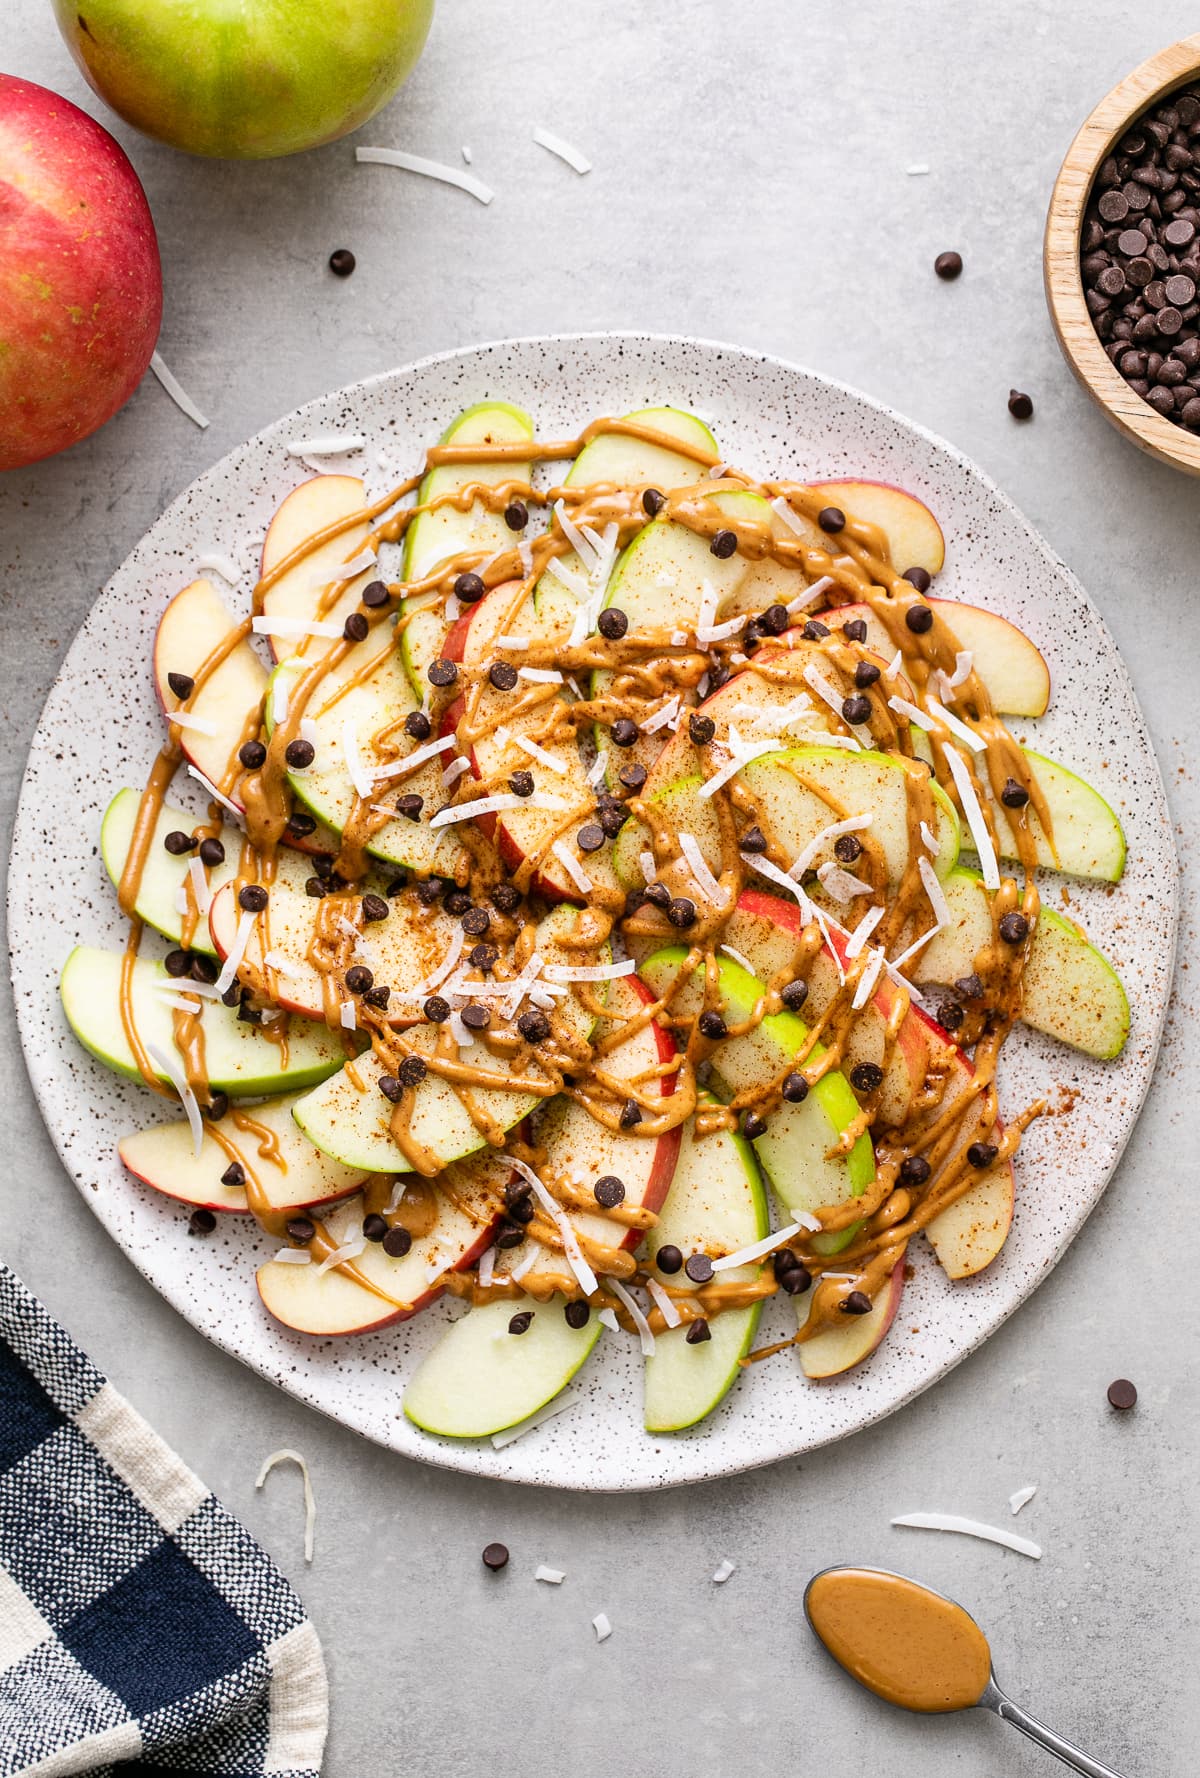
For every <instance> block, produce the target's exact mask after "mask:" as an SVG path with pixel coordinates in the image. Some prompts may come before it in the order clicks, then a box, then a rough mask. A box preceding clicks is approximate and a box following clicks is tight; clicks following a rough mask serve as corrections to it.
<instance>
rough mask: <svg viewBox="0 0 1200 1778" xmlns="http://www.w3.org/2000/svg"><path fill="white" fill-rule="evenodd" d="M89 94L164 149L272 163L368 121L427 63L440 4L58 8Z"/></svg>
mask: <svg viewBox="0 0 1200 1778" xmlns="http://www.w3.org/2000/svg"><path fill="white" fill-rule="evenodd" d="M53 6H54V13H55V17H56V18H57V20H58V28H59V30H60V31H61V32H62V34H63V36H64V37H65V39H66V41H67V45H68V47H69V49H70V51H71V54H72V55H73V56H74V57H75V60H76V61H77V62H78V63H79V66H80V68H81V69H82V70H83V73H84V75H85V77H86V79H87V81H88V83H89V85H90V86H92V87H94V89H95V90H96V92H98V93H99V95H100V97H101V98H102V99H103V100H105V102H106V103H107V104H109V105H111V106H112V108H113V110H114V111H115V112H117V113H118V115H119V116H121V117H123V118H124V119H125V121H126V123H131V124H133V125H134V127H135V128H136V129H139V130H143V131H144V132H145V134H146V135H147V136H155V137H157V138H158V140H159V141H160V142H169V143H170V144H171V146H172V147H173V148H184V149H187V151H188V152H189V153H190V154H209V155H216V156H218V157H220V158H222V159H226V160H265V159H268V158H269V157H270V156H272V155H278V154H296V153H298V152H299V151H300V150H301V149H303V148H315V147H316V146H317V145H318V144H319V143H321V142H333V141H335V140H336V139H337V137H339V136H344V135H346V133H347V132H348V131H349V130H356V129H357V128H358V126H359V124H362V123H365V122H366V121H367V119H368V118H369V117H373V116H374V115H375V113H376V112H377V111H378V110H379V108H380V107H381V106H382V105H385V104H386V103H387V101H388V100H389V99H390V98H391V96H392V94H393V93H394V92H395V91H396V88H397V87H398V86H399V85H400V83H401V81H402V80H403V79H404V78H405V76H406V75H407V74H408V73H409V72H410V70H411V69H412V67H413V66H414V64H415V62H416V60H417V57H418V56H419V55H420V53H421V50H422V47H423V46H424V43H425V38H426V36H427V35H428V32H429V25H430V21H431V19H432V17H433V0H53Z"/></svg>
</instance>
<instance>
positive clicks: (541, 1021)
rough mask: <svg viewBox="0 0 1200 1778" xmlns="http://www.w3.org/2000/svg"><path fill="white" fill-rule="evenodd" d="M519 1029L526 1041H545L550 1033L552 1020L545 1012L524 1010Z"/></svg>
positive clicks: (518, 1022)
mask: <svg viewBox="0 0 1200 1778" xmlns="http://www.w3.org/2000/svg"><path fill="white" fill-rule="evenodd" d="M517 1030H518V1031H519V1032H520V1033H521V1036H522V1037H523V1038H524V1039H525V1041H526V1043H545V1041H546V1039H547V1038H548V1037H549V1035H550V1021H549V1019H548V1018H547V1017H546V1015H545V1013H544V1012H523V1013H522V1014H521V1016H520V1018H519V1019H518V1020H517Z"/></svg>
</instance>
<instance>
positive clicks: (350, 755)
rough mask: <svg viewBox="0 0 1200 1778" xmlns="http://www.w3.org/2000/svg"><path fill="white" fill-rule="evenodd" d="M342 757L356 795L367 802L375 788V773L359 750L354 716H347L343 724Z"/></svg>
mask: <svg viewBox="0 0 1200 1778" xmlns="http://www.w3.org/2000/svg"><path fill="white" fill-rule="evenodd" d="M342 758H343V760H344V761H345V765H346V770H347V771H348V772H349V774H350V782H351V784H353V786H354V794H355V796H357V797H361V799H362V801H363V802H366V801H367V800H368V798H369V797H370V796H371V794H372V792H373V791H374V788H375V774H374V772H373V771H372V770H371V768H370V766H368V765H367V763H366V761H365V760H364V759H363V756H362V754H361V753H360V752H359V750H358V725H357V723H356V722H355V721H354V718H353V717H352V716H347V718H346V720H345V722H343V724H342Z"/></svg>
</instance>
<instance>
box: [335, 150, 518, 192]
mask: <svg viewBox="0 0 1200 1778" xmlns="http://www.w3.org/2000/svg"><path fill="white" fill-rule="evenodd" d="M354 158H355V160H356V161H357V162H358V163H359V165H360V166H362V165H364V164H365V165H371V166H380V167H399V168H400V170H401V172H404V173H420V174H421V175H422V177H423V178H425V179H438V180H440V181H441V182H442V184H444V185H456V186H457V187H458V189H459V190H460V191H466V192H469V193H470V195H471V196H472V197H473V198H478V200H479V202H480V203H481V204H490V203H491V201H492V199H493V198H494V197H495V195H496V194H495V192H494V191H493V190H492V188H491V186H490V185H485V184H484V183H483V180H482V179H476V177H475V175H474V174H473V173H463V172H460V171H459V169H458V168H457V167H448V166H446V164H445V162H444V161H431V160H426V159H425V157H424V156H423V155H420V154H408V153H407V152H406V151H405V150H403V149H400V148H356V149H355V150H354Z"/></svg>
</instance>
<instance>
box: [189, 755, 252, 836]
mask: <svg viewBox="0 0 1200 1778" xmlns="http://www.w3.org/2000/svg"><path fill="white" fill-rule="evenodd" d="M188 777H189V778H194V779H195V780H196V782H197V784H202V785H203V786H204V788H205V790H206V791H207V792H208V794H209V796H211V797H212V799H213V801H214V802H216V803H220V805H221V807H222V808H223V809H228V810H229V813H230V814H231V815H232V816H233V818H234V820H235V821H236V822H237V824H238V826H239V827H241V826H242V811H241V810H240V809H239V808H238V806H237V804H236V803H231V802H230V800H229V798H228V797H227V796H226V795H224V793H223V792H222V791H220V790H218V789H217V787H216V785H215V784H214V783H213V781H212V779H211V778H206V777H205V776H204V773H203V772H202V771H201V770H200V768H199V766H189V767H188Z"/></svg>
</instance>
